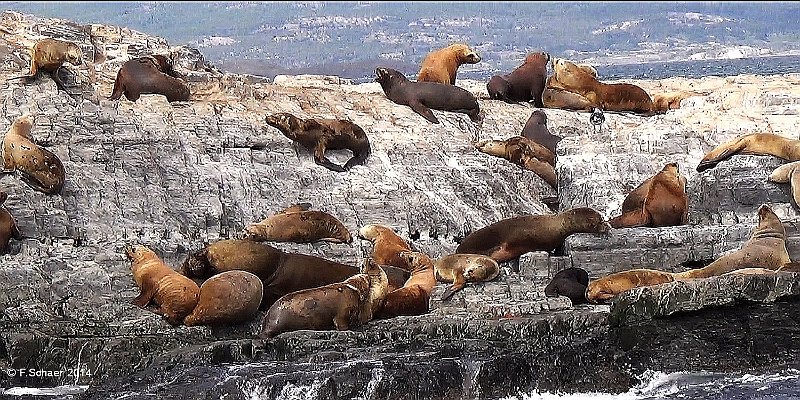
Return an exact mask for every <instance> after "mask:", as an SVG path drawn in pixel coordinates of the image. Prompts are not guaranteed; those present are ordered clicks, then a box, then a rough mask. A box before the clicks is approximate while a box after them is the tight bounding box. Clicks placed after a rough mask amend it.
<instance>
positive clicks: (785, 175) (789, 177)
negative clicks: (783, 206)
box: [767, 161, 800, 207]
mask: <svg viewBox="0 0 800 400" xmlns="http://www.w3.org/2000/svg"><path fill="white" fill-rule="evenodd" d="M798 166H800V161H794V162H790V163H788V164H783V165H781V166H780V167H778V168H775V170H773V171H772V173H771V174H770V175H769V177H768V178H767V181H769V182H775V183H788V184H789V185H790V186H791V189H792V199H793V200H794V205H795V206H797V207H800V169H798V168H797V167H798Z"/></svg>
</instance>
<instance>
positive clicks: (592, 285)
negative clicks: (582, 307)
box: [586, 268, 675, 303]
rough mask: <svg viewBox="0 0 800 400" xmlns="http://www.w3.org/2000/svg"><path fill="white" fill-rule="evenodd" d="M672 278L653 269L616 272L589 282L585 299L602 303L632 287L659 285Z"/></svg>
mask: <svg viewBox="0 0 800 400" xmlns="http://www.w3.org/2000/svg"><path fill="white" fill-rule="evenodd" d="M674 280H675V276H674V274H672V273H670V272H664V271H658V270H654V269H644V268H642V269H631V270H627V271H622V272H616V273H613V274H610V275H607V276H605V277H602V278H600V279H595V280H593V281H591V282H589V286H587V287H586V299H587V300H589V302H591V303H603V302H607V301H609V300H611V299H612V298H614V297H616V296H617V295H618V294H620V293H622V292H626V291H628V290H631V289H633V288H637V287H642V286H653V285H660V284H662V283H667V282H672V281H674Z"/></svg>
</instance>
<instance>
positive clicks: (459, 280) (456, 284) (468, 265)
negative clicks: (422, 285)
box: [433, 253, 500, 300]
mask: <svg viewBox="0 0 800 400" xmlns="http://www.w3.org/2000/svg"><path fill="white" fill-rule="evenodd" d="M433 265H434V271H435V272H436V280H438V281H439V282H445V283H452V285H450V287H448V288H447V290H445V291H444V293H442V298H441V299H442V300H447V299H449V298H450V297H452V296H453V295H454V294H455V293H456V292H458V291H459V290H461V289H463V288H464V286H466V285H467V283H469V282H488V281H491V280H493V279H494V278H497V276H498V275H499V274H500V266H499V265H498V264H497V261H495V260H493V259H492V258H491V257H488V256H485V255H483V254H469V253H461V254H450V255H446V256H444V257H441V258H439V259H437V260H436V261H434V262H433Z"/></svg>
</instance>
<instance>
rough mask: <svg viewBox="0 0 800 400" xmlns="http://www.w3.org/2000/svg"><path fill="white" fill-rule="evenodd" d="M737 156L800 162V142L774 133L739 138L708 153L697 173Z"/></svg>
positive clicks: (754, 134) (698, 165)
mask: <svg viewBox="0 0 800 400" xmlns="http://www.w3.org/2000/svg"><path fill="white" fill-rule="evenodd" d="M736 154H747V155H757V156H775V157H779V158H782V159H784V160H787V161H800V140H797V139H789V138H785V137H783V136H780V135H776V134H773V133H751V134H747V135H741V136H737V137H735V138H733V139H731V140H729V141H727V142H725V143H722V144H720V145H719V146H717V147H715V148H714V149H713V150H711V151H710V152H708V153H707V154H706V155H705V157H703V159H702V160H700V163H699V164H697V172H703V171H705V170H708V169H711V168H714V167H716V166H717V164H719V163H720V162H722V161H725V160H727V159H729V158H731V157H733V156H734V155H736Z"/></svg>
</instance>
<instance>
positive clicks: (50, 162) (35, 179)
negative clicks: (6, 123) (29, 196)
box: [2, 114, 66, 195]
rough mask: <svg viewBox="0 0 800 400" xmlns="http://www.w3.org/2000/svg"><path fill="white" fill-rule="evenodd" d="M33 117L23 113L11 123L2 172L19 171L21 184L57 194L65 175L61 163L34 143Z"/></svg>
mask: <svg viewBox="0 0 800 400" xmlns="http://www.w3.org/2000/svg"><path fill="white" fill-rule="evenodd" d="M32 127H33V117H32V116H31V115H30V114H25V115H23V116H21V117H19V118H17V119H16V120H14V123H13V124H11V127H10V128H9V129H8V132H6V135H5V136H4V137H3V142H2V158H3V172H5V173H10V172H14V171H18V172H19V173H20V178H21V179H22V181H23V182H25V183H26V184H28V186H30V187H32V188H33V189H35V190H38V191H40V192H42V193H45V194H50V195H52V194H58V193H60V192H61V189H62V188H63V187H64V180H65V179H66V173H65V171H64V165H63V164H62V163H61V160H60V159H59V158H58V156H56V155H55V154H53V153H52V152H51V151H50V150H47V149H45V148H44V147H42V146H39V145H38V144H36V143H35V142H34V141H33V135H31V129H32Z"/></svg>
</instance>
